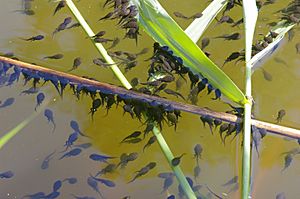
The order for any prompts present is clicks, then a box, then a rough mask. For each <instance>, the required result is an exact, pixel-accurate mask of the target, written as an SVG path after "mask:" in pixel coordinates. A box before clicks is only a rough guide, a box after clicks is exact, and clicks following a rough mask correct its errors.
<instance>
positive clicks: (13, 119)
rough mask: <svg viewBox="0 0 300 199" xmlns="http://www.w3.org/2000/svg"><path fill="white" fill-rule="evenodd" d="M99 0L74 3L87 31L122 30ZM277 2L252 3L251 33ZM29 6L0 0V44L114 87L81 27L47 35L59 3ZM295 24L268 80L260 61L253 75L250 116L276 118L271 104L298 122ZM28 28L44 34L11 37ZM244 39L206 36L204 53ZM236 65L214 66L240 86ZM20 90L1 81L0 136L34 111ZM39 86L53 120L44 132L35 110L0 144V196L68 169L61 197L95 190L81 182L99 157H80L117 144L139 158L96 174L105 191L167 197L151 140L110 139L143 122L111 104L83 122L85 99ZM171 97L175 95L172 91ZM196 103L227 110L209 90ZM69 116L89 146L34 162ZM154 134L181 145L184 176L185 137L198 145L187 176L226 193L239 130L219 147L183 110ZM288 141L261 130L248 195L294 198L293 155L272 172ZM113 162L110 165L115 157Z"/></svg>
mask: <svg viewBox="0 0 300 199" xmlns="http://www.w3.org/2000/svg"><path fill="white" fill-rule="evenodd" d="M103 3H104V1H87V0H82V1H80V2H78V3H77V4H76V5H78V8H79V9H80V11H81V12H82V14H83V16H84V17H86V19H87V21H88V23H89V24H90V25H91V27H92V28H93V30H94V31H95V32H98V31H99V30H106V31H107V37H108V38H114V37H116V36H118V37H120V38H123V35H124V32H123V30H120V29H119V28H118V27H116V26H115V23H116V22H113V23H112V22H111V21H106V22H98V19H99V18H100V17H101V16H104V15H105V14H106V13H107V12H108V10H107V9H103V8H102V5H103ZM161 3H162V5H163V6H164V7H165V8H166V9H167V10H168V11H169V12H170V13H171V12H174V11H180V12H183V13H185V14H187V15H191V14H193V13H196V12H199V11H201V10H203V8H204V7H205V6H207V5H208V3H203V1H197V0H190V1H189V2H188V3H187V2H186V1H178V0H176V1H174V0H164V1H162V2H161ZM286 4H287V2H284V1H282V2H278V3H276V4H275V5H270V6H268V7H265V8H262V9H261V12H260V16H259V22H258V25H257V30H256V33H257V37H260V36H259V34H260V33H262V34H265V33H266V32H267V31H268V27H267V26H266V25H265V23H267V22H269V21H268V20H269V19H278V18H279V15H274V14H272V13H273V12H274V11H276V10H278V9H279V8H282V7H284V6H286ZM32 6H33V10H34V11H35V13H36V14H35V15H33V16H26V15H24V14H21V13H20V12H14V11H15V10H20V9H21V8H22V7H21V0H10V1H1V6H0V25H1V28H0V44H1V45H0V51H1V52H4V53H5V52H10V51H12V52H14V53H15V55H16V56H17V57H19V58H20V59H21V60H24V61H28V62H34V63H37V64H39V65H42V66H46V67H49V68H52V69H56V70H59V71H67V70H69V69H70V68H71V66H72V64H73V59H74V58H75V57H78V56H80V57H82V59H83V63H82V65H81V66H80V67H79V68H78V69H77V70H75V71H74V72H72V73H73V74H76V75H80V76H82V75H85V76H89V77H93V78H96V79H97V80H100V81H102V82H109V83H113V84H116V85H120V83H119V82H118V80H117V79H116V78H115V77H113V74H112V72H111V71H110V70H109V69H105V68H101V67H98V66H96V65H93V63H92V60H93V59H94V58H95V57H99V54H98V52H97V51H96V49H95V48H94V46H93V45H92V43H91V42H90V41H89V40H87V39H85V37H86V36H85V34H84V32H83V30H82V29H81V28H75V29H71V30H66V31H62V32H59V33H57V34H56V35H55V36H54V38H52V32H53V31H54V29H55V28H56V27H57V25H58V24H59V23H61V22H62V21H63V19H64V18H65V17H67V16H71V14H70V12H69V10H68V9H67V8H64V9H63V10H62V11H60V12H58V13H57V14H56V15H55V16H52V14H53V11H54V8H55V4H54V3H48V2H47V1H38V0H36V1H34V2H33V4H32ZM241 14H242V13H241V9H239V8H238V7H237V8H235V9H234V10H233V11H232V12H231V13H230V15H231V17H232V18H233V19H235V20H237V19H239V18H240V16H241ZM176 21H177V22H178V23H179V24H180V25H182V27H187V26H188V24H189V23H190V22H191V21H184V20H182V19H176ZM236 31H238V32H241V33H242V32H243V27H242V26H240V27H239V28H238V27H237V28H234V29H233V28H230V26H229V25H228V24H223V25H219V26H217V27H215V28H210V29H208V30H207V31H206V33H205V36H206V37H214V36H218V35H221V34H224V33H232V32H236ZM298 32H299V31H297V32H296V34H295V37H294V38H293V40H292V41H290V42H288V41H287V38H286V39H285V42H284V44H283V45H282V46H281V48H280V49H279V50H277V52H276V54H275V55H273V56H272V58H269V59H268V60H267V61H266V62H265V63H264V65H263V68H264V69H265V70H267V71H268V72H269V73H271V74H272V76H273V80H272V81H271V82H270V81H266V80H265V79H264V78H263V74H262V71H261V70H260V69H258V70H257V71H256V72H255V73H254V74H253V96H254V99H255V102H256V104H255V108H254V113H255V116H256V118H258V119H261V120H265V121H269V122H275V118H276V114H277V111H278V110H280V109H285V110H286V112H287V115H286V116H285V117H284V119H283V121H282V124H283V125H287V126H291V127H295V128H300V114H299V113H300V107H299V102H298V99H299V98H300V92H299V89H298V85H299V76H300V70H299V67H298V66H299V64H300V58H299V55H297V54H296V50H295V47H294V46H295V43H297V42H299V41H300V35H299V34H297V33H298ZM37 34H45V35H46V38H45V40H43V41H37V42H25V41H23V40H20V39H19V37H23V38H28V37H30V36H33V35H37ZM141 34H142V36H141V37H140V39H139V42H138V46H136V45H135V42H134V41H133V40H128V39H125V40H122V42H121V43H120V44H119V45H118V46H117V47H116V48H115V49H114V50H128V51H131V52H138V51H140V50H141V49H143V48H145V47H148V48H151V46H152V44H153V41H152V40H151V38H149V37H148V36H147V35H146V33H144V32H141ZM243 42H244V41H243V40H239V41H233V42H228V41H225V42H223V41H221V40H214V39H211V43H210V45H209V46H208V47H207V51H209V52H211V54H212V55H211V59H212V60H213V61H214V62H215V63H217V64H218V65H222V64H223V61H224V59H225V58H226V57H227V56H228V55H229V54H230V53H231V52H233V51H239V50H242V49H243V44H244V43H243ZM106 46H108V45H106ZM225 49H226V50H225ZM151 50H152V49H151ZM151 50H150V51H151ZM55 53H63V54H64V56H65V57H64V59H62V60H54V61H51V60H50V61H47V62H46V61H43V60H42V59H41V58H42V57H44V56H46V55H52V54H55ZM150 56H151V54H150V53H148V54H146V55H143V56H141V57H140V58H139V60H138V61H139V64H138V66H137V67H135V68H134V69H132V70H131V71H129V72H127V73H126V77H127V78H128V79H129V80H130V79H132V78H133V77H137V76H138V77H139V78H140V79H141V80H142V81H146V78H147V64H148V63H147V62H144V61H143V60H144V59H146V58H148V57H150ZM275 57H277V58H280V59H281V60H283V61H284V63H278V61H276V59H274V58H275ZM277 60H278V59H277ZM243 67H244V64H243V63H239V64H237V65H234V63H228V64H227V65H225V67H224V68H223V69H224V71H225V72H226V74H228V75H229V76H230V77H231V78H232V79H233V80H234V81H235V82H236V84H237V85H238V86H239V87H240V88H243V81H244V80H243V79H244V73H243V71H244V70H243ZM26 88H28V86H27V87H26ZM24 89H25V87H24V86H23V85H22V81H20V82H19V83H18V84H14V85H12V86H10V87H1V89H0V100H4V99H6V98H8V97H15V99H16V102H15V103H14V104H13V105H12V106H11V107H7V108H3V109H0V136H1V135H3V134H4V133H5V132H8V131H9V130H10V129H12V128H13V127H15V126H16V125H17V124H19V123H20V122H21V121H22V120H24V119H25V118H26V117H28V116H29V115H31V114H32V113H33V111H34V107H35V96H34V95H19V94H20V92H21V91H22V90H24ZM42 91H43V92H44V93H46V96H47V97H49V98H51V97H52V99H53V98H55V99H56V100H54V101H53V100H52V101H51V103H50V104H49V105H48V108H50V109H51V110H53V112H54V117H55V118H54V119H55V122H56V125H57V128H56V130H55V132H54V133H53V134H52V133H51V129H52V126H51V125H49V124H48V123H47V121H46V119H45V117H44V116H43V114H40V115H39V116H38V117H37V118H36V119H34V120H33V121H32V122H31V123H30V124H29V125H28V126H27V127H26V128H24V129H23V130H22V132H21V133H20V134H19V135H17V136H16V137H15V138H13V139H12V140H11V141H10V142H9V143H8V144H7V145H6V146H5V147H4V148H3V149H2V150H1V151H0V159H1V160H0V172H2V171H5V170H13V171H14V172H15V176H14V177H13V178H12V179H7V180H2V179H1V180H0V198H1V199H2V198H3V199H6V198H21V197H22V196H23V195H26V194H30V193H36V192H39V191H43V192H46V193H50V192H51V190H52V185H53V183H54V181H55V180H57V179H64V178H67V177H71V176H72V177H77V178H78V183H77V184H75V185H68V184H64V185H63V187H62V189H61V190H62V191H61V192H62V195H61V196H60V198H72V196H71V195H70V194H71V193H73V194H76V195H89V196H94V197H99V196H98V195H97V194H96V193H95V192H94V191H93V190H92V189H91V188H90V187H88V186H87V184H86V178H87V176H88V175H89V173H93V174H94V173H95V172H97V171H98V170H100V169H101V168H103V167H104V166H105V164H104V163H95V162H93V161H91V160H90V159H89V158H88V156H89V155H90V154H91V153H101V154H102V153H103V154H108V155H112V156H119V155H120V154H121V153H124V152H127V153H129V152H138V153H139V158H138V159H137V160H136V161H134V162H132V163H129V165H128V166H127V167H126V169H124V170H118V171H117V172H116V173H114V174H110V175H107V176H105V178H108V179H111V180H113V181H115V182H116V184H117V186H116V187H115V188H106V187H105V186H103V185H100V189H101V192H102V193H103V195H104V196H105V198H109V199H115V198H122V197H124V196H126V195H130V196H131V198H133V199H135V198H149V199H150V198H166V197H167V193H163V194H161V190H162V186H163V180H162V179H160V178H158V177H157V174H158V173H160V172H165V171H171V169H170V168H169V166H168V163H167V161H166V160H165V158H164V156H163V154H162V153H161V151H160V148H159V146H158V145H157V144H154V145H153V146H151V147H150V148H148V149H147V150H146V151H145V152H144V153H143V152H142V147H143V146H144V144H145V143H146V142H147V140H145V141H143V143H142V144H136V145H130V144H122V145H120V144H119V142H120V141H121V140H122V139H123V138H124V137H125V136H126V135H128V134H129V133H131V132H133V131H135V130H143V129H144V128H145V127H144V126H142V124H141V123H140V122H139V121H137V120H132V119H131V117H130V116H129V115H127V114H126V115H124V116H123V110H122V109H121V108H118V109H115V108H112V109H111V110H110V111H109V114H108V115H107V116H106V110H99V111H98V112H96V114H95V116H94V121H93V122H92V120H91V118H90V115H89V114H88V112H89V108H90V104H91V100H90V99H89V98H87V97H86V98H83V99H82V100H80V101H78V100H77V99H76V98H75V97H74V96H73V95H72V93H71V92H68V91H67V92H66V93H65V96H64V98H63V99H61V98H60V97H59V95H58V94H57V93H56V91H55V89H54V88H53V86H52V85H46V86H44V87H43V88H42ZM182 92H183V93H184V94H187V93H188V85H185V86H184V87H183V88H182ZM168 97H169V96H168ZM171 99H174V100H176V98H171ZM198 105H199V106H207V107H210V108H212V109H215V110H220V111H222V110H228V107H227V106H226V105H225V104H224V103H222V102H216V101H212V100H210V96H206V95H203V94H202V95H201V97H200V98H199V103H198ZM71 120H76V121H78V122H79V124H80V127H81V130H82V131H83V132H85V133H87V134H88V135H89V136H90V137H91V142H92V143H93V147H92V148H90V149H87V150H84V151H83V153H82V154H81V155H80V156H78V157H74V158H69V159H63V160H58V158H59V156H60V155H57V156H55V157H54V159H53V160H51V161H50V167H49V169H47V170H41V169H40V165H41V163H42V160H43V158H45V156H47V155H48V154H50V153H51V152H53V151H56V152H59V151H61V150H63V148H64V147H63V145H64V143H65V141H66V139H67V138H68V136H69V134H70V133H72V129H71V128H70V126H69V122H70V121H71ZM163 134H164V136H165V139H166V140H167V142H168V144H169V146H170V148H171V150H172V151H173V153H174V154H175V156H177V155H179V154H181V153H184V152H185V153H187V155H186V156H184V157H183V159H182V163H181V168H182V169H183V171H184V173H185V175H186V176H190V177H193V168H194V166H195V161H194V160H193V159H192V157H193V147H194V145H195V144H197V143H200V144H201V145H202V147H203V148H204V150H203V157H202V159H201V160H200V167H201V174H200V177H199V178H198V179H197V182H195V183H196V184H201V185H205V184H206V185H208V186H209V187H210V188H211V189H213V190H214V191H215V192H216V193H218V194H221V193H223V192H224V193H227V192H228V191H229V190H230V188H232V187H223V186H222V184H224V183H225V182H226V181H227V180H229V179H230V178H232V177H233V176H234V175H236V174H238V173H239V172H240V171H241V157H240V155H241V147H240V142H239V141H240V140H241V137H238V138H237V140H236V141H233V142H232V143H230V141H227V143H226V145H225V146H224V145H223V144H222V143H221V140H220V138H219V135H218V133H217V132H215V133H214V135H212V134H211V133H210V132H209V129H208V128H203V126H202V123H201V121H200V120H199V117H198V116H195V115H191V114H186V113H182V118H181V119H180V122H179V125H178V128H177V130H176V132H175V131H174V128H173V127H167V125H165V126H164V128H163ZM89 141H90V139H88V138H80V139H79V141H77V142H78V143H85V142H89ZM296 147H298V144H297V143H296V142H295V141H290V140H286V139H283V138H282V137H276V136H272V135H269V136H267V137H266V138H265V139H264V140H263V142H262V143H261V146H260V151H259V152H260V154H259V155H260V156H259V158H258V156H257V154H256V152H255V151H254V162H253V163H254V175H253V177H254V178H253V198H258V199H261V198H275V196H276V194H277V193H279V192H285V195H286V197H287V198H292V199H293V198H298V197H299V194H300V191H299V188H298V185H299V183H300V180H299V176H298V175H299V173H300V167H299V166H300V162H299V157H298V156H295V157H294V159H293V162H292V164H291V166H290V167H289V168H288V169H286V170H285V171H283V172H282V171H281V170H282V168H283V165H284V156H283V155H281V154H282V153H283V152H286V151H288V150H291V149H293V148H296ZM150 161H155V162H157V167H156V168H155V169H154V170H153V171H151V172H150V173H149V174H147V175H146V176H144V177H141V178H140V179H137V180H136V181H135V182H133V183H129V184H127V182H128V181H129V180H130V179H131V178H132V177H133V175H134V172H135V171H137V170H139V169H140V168H142V167H143V166H145V165H146V164H147V163H149V162H150ZM112 162H114V163H117V162H118V160H115V161H112ZM177 185H178V184H177V182H175V183H174V185H173V186H172V187H171V189H170V190H169V193H174V194H177V192H178V191H177ZM200 192H201V193H202V194H203V195H206V194H207V193H208V191H207V189H206V188H205V187H203V188H202V189H201V190H200ZM227 198H239V193H238V192H234V193H230V194H228V196H227Z"/></svg>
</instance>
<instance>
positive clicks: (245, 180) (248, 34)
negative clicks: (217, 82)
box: [242, 0, 258, 199]
mask: <svg viewBox="0 0 300 199" xmlns="http://www.w3.org/2000/svg"><path fill="white" fill-rule="evenodd" d="M243 14H244V25H245V62H246V74H245V95H246V97H247V98H248V102H247V103H245V104H244V107H245V110H244V137H243V166H242V167H243V169H242V175H243V176H242V199H248V198H249V197H250V183H251V179H250V178H251V107H252V101H253V100H252V94H251V64H250V60H251V54H252V43H253V36H254V30H255V24H256V20H257V16H258V10H257V7H256V1H255V0H247V1H245V0H244V1H243Z"/></svg>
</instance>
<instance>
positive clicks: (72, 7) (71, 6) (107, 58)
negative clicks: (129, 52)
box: [66, 0, 132, 89]
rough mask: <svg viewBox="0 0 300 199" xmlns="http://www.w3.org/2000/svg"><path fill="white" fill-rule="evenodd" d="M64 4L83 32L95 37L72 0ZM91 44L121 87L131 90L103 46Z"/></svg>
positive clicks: (67, 0)
mask: <svg viewBox="0 0 300 199" xmlns="http://www.w3.org/2000/svg"><path fill="white" fill-rule="evenodd" d="M66 3H67V5H68V7H69V9H70V10H71V12H72V13H73V15H74V16H75V17H76V19H77V20H78V22H79V23H80V25H81V26H82V28H83V30H84V31H85V32H86V34H87V35H88V36H89V37H90V38H91V37H93V36H94V35H95V33H94V32H93V30H92V29H91V28H90V26H89V25H88V24H87V22H86V21H85V19H84V18H83V16H82V15H81V14H80V12H79V10H78V9H77V8H76V6H75V4H74V3H73V1H72V0H66ZM91 40H92V39H91ZM93 44H94V45H95V46H96V48H97V49H98V51H99V53H100V54H101V55H102V57H103V58H104V59H105V61H106V62H107V63H108V64H111V66H110V68H111V70H112V71H113V72H114V74H115V75H116V76H117V78H118V79H119V80H120V81H121V83H122V85H123V86H124V87H125V88H127V89H131V88H132V86H131V85H130V83H129V82H128V80H127V79H126V77H125V76H124V75H123V73H122V72H121V71H120V69H119V68H118V66H117V65H116V64H115V62H114V61H113V59H112V58H111V57H110V56H109V55H108V54H107V51H106V50H105V48H104V47H103V45H102V44H101V43H96V42H94V41H93Z"/></svg>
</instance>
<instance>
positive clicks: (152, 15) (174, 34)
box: [132, 0, 247, 104]
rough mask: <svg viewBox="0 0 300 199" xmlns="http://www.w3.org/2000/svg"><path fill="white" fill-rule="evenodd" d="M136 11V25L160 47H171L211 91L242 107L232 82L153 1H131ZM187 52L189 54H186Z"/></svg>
mask: <svg viewBox="0 0 300 199" xmlns="http://www.w3.org/2000/svg"><path fill="white" fill-rule="evenodd" d="M132 2H133V3H134V4H135V5H136V6H137V7H138V9H139V15H138V21H139V23H140V24H141V25H142V26H143V28H144V29H145V30H146V32H147V33H148V34H149V35H150V36H152V37H153V38H154V40H156V41H157V42H159V43H160V44H161V45H166V46H168V47H170V48H171V49H172V50H173V52H174V54H176V55H177V56H180V57H181V58H182V59H183V61H184V64H185V65H186V66H188V67H189V68H190V69H191V70H192V71H193V72H195V73H200V74H202V75H203V76H204V77H206V78H207V79H208V80H209V82H210V83H211V84H212V85H213V87H215V88H218V89H220V90H221V92H222V94H223V95H225V96H226V97H227V98H229V99H230V100H232V101H234V102H236V103H239V104H245V103H246V102H247V99H246V97H245V96H244V94H243V93H242V92H241V90H240V89H239V88H238V87H237V86H236V85H235V84H234V83H233V81H232V80H231V79H230V78H229V77H228V76H227V75H226V74H225V73H224V72H223V71H222V70H220V69H219V68H218V67H217V66H216V65H215V64H214V63H213V62H212V61H211V60H210V59H209V58H208V57H206V55H205V54H204V53H203V52H202V51H201V49H200V48H199V47H198V46H197V45H196V44H195V43H194V42H193V40H191V39H190V38H189V36H188V35H187V34H185V32H184V31H183V30H182V29H181V28H180V27H179V26H178V24H177V23H176V22H175V21H174V20H173V19H172V18H171V17H170V16H169V15H168V13H167V12H166V11H165V10H164V9H163V8H162V6H161V5H160V4H159V3H158V2H157V1H156V0H145V1H138V0H132ZM187 50H188V51H187Z"/></svg>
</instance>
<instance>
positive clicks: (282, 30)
mask: <svg viewBox="0 0 300 199" xmlns="http://www.w3.org/2000/svg"><path fill="white" fill-rule="evenodd" d="M294 25H295V24H287V23H286V21H280V22H279V23H277V25H276V26H274V27H273V28H272V30H271V31H272V32H276V33H277V34H278V36H277V37H276V38H275V39H274V40H273V42H272V43H270V44H269V45H268V46H267V47H266V48H265V49H263V50H262V51H260V52H259V53H257V54H256V55H254V56H253V57H252V58H251V60H250V64H251V66H252V71H253V70H254V69H255V67H256V66H255V65H256V64H257V63H258V62H262V60H263V59H264V58H265V57H266V56H268V55H271V54H272V53H273V52H274V51H275V50H276V49H277V47H278V45H279V43H280V41H281V40H282V39H283V38H284V35H285V34H286V33H287V32H288V31H289V30H290V29H292V28H293V26H294ZM269 34H270V33H269ZM269 34H268V35H266V36H269Z"/></svg>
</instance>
